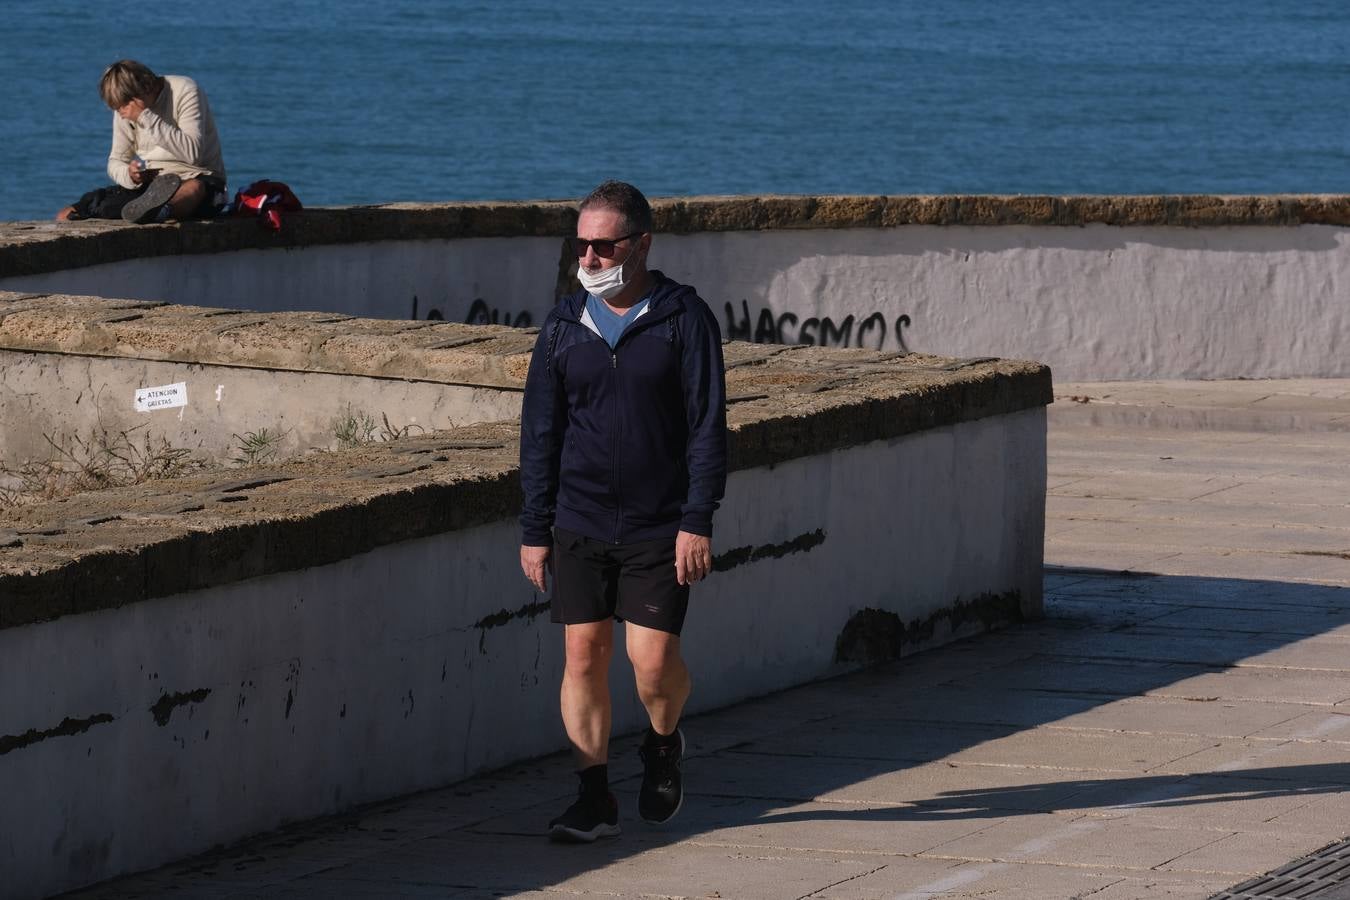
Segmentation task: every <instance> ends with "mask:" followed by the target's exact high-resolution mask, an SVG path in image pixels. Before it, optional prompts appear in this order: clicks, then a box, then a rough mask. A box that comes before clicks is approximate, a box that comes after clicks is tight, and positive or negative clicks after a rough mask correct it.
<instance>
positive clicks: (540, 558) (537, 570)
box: [520, 544, 551, 594]
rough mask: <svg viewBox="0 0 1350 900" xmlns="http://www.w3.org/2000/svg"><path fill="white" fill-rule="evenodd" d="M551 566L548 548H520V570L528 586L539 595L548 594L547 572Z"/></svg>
mask: <svg viewBox="0 0 1350 900" xmlns="http://www.w3.org/2000/svg"><path fill="white" fill-rule="evenodd" d="M550 565H551V561H550V560H549V548H548V547H526V546H525V545H524V544H522V545H521V547H520V568H521V570H522V571H523V572H524V573H525V577H526V578H528V579H530V584H532V585H534V586H535V588H536V589H537V590H538V591H539V593H541V594H546V593H548V570H549V567H550Z"/></svg>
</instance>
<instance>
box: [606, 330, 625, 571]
mask: <svg viewBox="0 0 1350 900" xmlns="http://www.w3.org/2000/svg"><path fill="white" fill-rule="evenodd" d="M622 341H623V338H622V337H620V338H619V343H622ZM609 368H610V371H612V372H613V373H614V375H613V378H614V401H613V402H614V412H613V414H612V415H610V421H611V422H614V423H615V425H614V427H613V429H612V431H613V438H612V440H611V443H612V445H613V446H612V447H611V448H610V459H611V461H612V462H611V464H610V470H609V471H610V477H611V478H612V479H613V481H614V543H615V544H616V545H617V544H619V543H621V542H620V540H619V538H621V537H622V531H623V484H622V483H621V482H620V481H619V478H620V476H621V475H622V467H621V465H620V462H619V433H620V432H621V431H622V430H623V429H622V428H621V427H619V422H618V418H619V416H618V413H619V410H621V409H622V408H623V404H622V403H620V402H619V347H618V344H615V345H614V346H613V347H611V348H610V350H609Z"/></svg>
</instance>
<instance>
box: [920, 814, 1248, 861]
mask: <svg viewBox="0 0 1350 900" xmlns="http://www.w3.org/2000/svg"><path fill="white" fill-rule="evenodd" d="M1220 837H1222V835H1216V834H1215V833H1214V832H1211V831H1206V830H1201V829H1184V828H1160V827H1158V826H1156V825H1149V824H1141V823H1135V822H1132V821H1119V820H1108V819H1095V818H1090V817H1081V818H1077V819H1073V820H1068V819H1066V818H1065V817H1063V816H1055V815H1048V816H1047V815H1034V816H1023V817H1022V818H1020V819H1012V820H1010V821H1008V822H1005V823H1000V824H998V825H994V826H991V827H990V828H987V829H985V830H984V831H980V832H977V833H976V834H973V835H969V836H967V837H963V838H957V839H956V840H954V841H952V842H951V843H948V844H943V845H942V846H941V847H937V848H935V849H933V850H931V851H929V853H928V855H929V856H942V857H951V858H955V859H973V860H996V861H1000V862H1002V861H1020V862H1041V863H1053V864H1056V865H1073V866H1111V867H1113V868H1121V869H1136V870H1138V869H1151V868H1153V867H1155V866H1160V865H1162V864H1164V863H1166V862H1168V861H1170V860H1172V859H1175V858H1176V857H1177V856H1179V855H1181V854H1183V853H1188V852H1190V851H1193V850H1197V849H1199V848H1200V847H1203V846H1205V845H1207V844H1211V843H1213V842H1214V841H1216V840H1218V839H1219V838H1220Z"/></svg>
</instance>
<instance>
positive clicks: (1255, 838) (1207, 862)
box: [1159, 830, 1326, 880]
mask: <svg viewBox="0 0 1350 900" xmlns="http://www.w3.org/2000/svg"><path fill="white" fill-rule="evenodd" d="M1324 844H1326V838H1325V837H1323V836H1322V835H1317V834H1300V833H1298V832H1293V831H1283V830H1282V831H1277V832H1273V833H1272V832H1268V831H1264V832H1261V833H1260V834H1242V833H1238V834H1233V835H1230V836H1228V837H1225V838H1222V839H1221V840H1218V841H1215V842H1214V843H1212V844H1207V845H1206V846H1204V847H1201V848H1199V849H1198V850H1192V851H1191V852H1190V853H1186V854H1183V855H1181V856H1178V857H1177V858H1176V859H1174V860H1171V861H1170V862H1167V863H1164V864H1163V865H1162V866H1160V867H1159V868H1160V869H1161V870H1162V871H1165V872H1167V871H1175V870H1178V869H1184V870H1186V871H1188V872H1202V873H1205V874H1216V873H1222V874H1224V875H1233V876H1236V878H1235V879H1234V880H1240V879H1241V878H1242V877H1243V876H1246V877H1251V876H1252V875H1260V874H1261V873H1263V872H1268V871H1270V870H1271V869H1275V868H1278V867H1279V866H1282V865H1284V864H1285V863H1287V862H1288V861H1289V860H1290V859H1292V858H1294V857H1298V856H1302V855H1303V854H1305V853H1310V852H1312V851H1313V850H1316V849H1317V848H1319V847H1321V846H1323V845H1324Z"/></svg>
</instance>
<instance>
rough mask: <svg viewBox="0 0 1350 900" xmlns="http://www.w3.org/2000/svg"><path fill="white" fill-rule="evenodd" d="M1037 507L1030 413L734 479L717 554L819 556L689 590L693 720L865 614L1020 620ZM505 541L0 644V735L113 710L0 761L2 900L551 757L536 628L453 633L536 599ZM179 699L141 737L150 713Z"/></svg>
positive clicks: (542, 632)
mask: <svg viewBox="0 0 1350 900" xmlns="http://www.w3.org/2000/svg"><path fill="white" fill-rule="evenodd" d="M1044 497H1045V411H1044V409H1035V410H1029V411H1024V412H1019V413H1015V414H1011V415H1006V416H1000V417H993V418H988V419H983V420H979V421H975V422H968V423H963V424H960V425H956V426H953V427H948V428H941V429H935V430H933V431H928V432H922V433H919V434H914V435H910V436H907V437H904V438H901V439H897V440H893V441H887V442H877V443H873V444H868V445H865V446H861V447H855V448H851V449H848V450H844V451H841V452H837V453H833V454H830V455H827V456H818V457H811V458H805V459H799V460H794V461H792V462H788V463H785V464H783V465H779V466H776V467H774V468H772V469H756V470H751V471H743V472H737V473H735V474H733V475H732V477H731V479H730V484H729V487H728V498H727V501H726V503H725V505H724V507H723V510H722V511H721V512H720V513H719V515H718V518H717V533H716V537H715V540H714V549H715V552H717V553H723V552H725V551H727V550H729V549H731V548H734V547H739V546H747V545H750V546H763V545H767V544H780V543H784V542H786V541H790V540H791V539H793V538H795V537H797V536H799V535H802V534H805V533H808V532H811V531H814V530H816V529H822V530H823V531H824V534H825V540H824V541H823V543H820V544H819V545H817V546H815V547H814V548H812V549H810V550H809V551H805V552H799V553H796V554H792V555H788V556H784V557H782V558H781V559H776V560H771V561H760V562H755V563H749V564H746V565H742V566H740V567H738V568H735V569H731V570H728V571H726V572H722V573H718V574H716V575H715V576H714V577H713V578H712V579H710V580H709V581H708V582H705V583H704V584H702V585H698V586H696V587H695V588H694V591H693V598H692V601H691V611H690V615H689V619H688V622H687V626H686V630H685V641H684V645H685V647H686V652H687V656H688V659H689V663H690V666H691V668H692V669H693V671H694V673H695V684H696V688H695V694H694V697H693V699H692V702H691V708H690V709H691V712H693V711H700V710H707V709H710V708H714V707H718V706H722V705H725V704H729V703H732V702H735V701H737V700H741V699H744V698H746V697H751V696H755V695H758V694H762V693H764V692H767V691H772V690H775V689H779V688H783V687H786V686H790V685H793V684H799V683H802V682H805V681H809V680H812V679H817V678H821V677H824V676H827V675H830V674H834V673H836V672H838V671H840V668H841V667H840V666H839V665H837V664H836V663H834V661H833V654H834V649H835V639H836V637H837V636H838V635H839V633H840V631H841V629H842V628H843V627H844V624H845V623H846V622H847V621H848V619H849V617H850V616H851V615H852V614H853V613H855V612H856V611H857V610H859V609H861V608H863V607H874V608H881V609H886V610H891V611H894V612H896V613H898V614H899V615H900V616H901V617H902V618H904V619H905V620H906V621H909V620H915V619H924V618H927V617H928V616H930V615H931V614H932V613H933V612H934V611H937V610H941V609H944V608H948V607H950V606H951V604H952V603H953V602H955V601H966V600H970V599H971V598H973V597H975V596H977V595H979V594H981V593H984V592H994V593H1003V592H1008V591H1021V592H1022V596H1023V602H1024V605H1025V606H1026V608H1027V611H1028V612H1030V613H1036V612H1038V611H1039V606H1040V585H1041V564H1042V535H1043V531H1044ZM517 542H518V535H517V531H516V528H515V525H514V523H513V522H500V523H497V524H493V525H490V526H486V527H481V528H477V529H473V530H468V531H460V532H453V533H448V534H444V535H440V536H437V537H433V538H428V539H423V540H418V541H413V542H406V543H402V544H396V545H391V546H387V547H383V548H380V549H378V550H376V551H373V552H371V553H367V554H363V555H361V556H357V557H354V558H351V559H347V560H344V561H342V562H339V563H336V564H332V565H326V566H322V567H318V568H314V569H309V570H305V571H298V572H289V573H284V574H279V575H275V576H269V577H266V578H260V579H255V580H252V581H246V582H240V583H237V584H233V585H229V586H225V587H219V588H214V589H211V590H205V591H200V592H195V593H191V594H184V595H178V596H174V597H167V598H163V599H158V600H153V601H148V602H143V603H137V604H133V605H130V606H127V607H124V608H121V609H116V610H106V611H102V612H97V613H92V614H87V615H80V616H69V617H66V618H63V619H59V620H56V621H54V622H49V623H43V624H37V625H30V626H24V627H20V628H10V629H5V630H0V684H3V685H5V686H6V690H4V691H2V692H0V741H2V740H3V739H4V738H5V737H13V736H17V735H23V734H25V733H26V732H28V731H29V730H33V731H35V732H38V733H41V732H44V731H47V730H49V729H53V728H56V727H57V726H58V725H60V723H61V722H62V721H63V720H65V719H66V718H71V719H75V720H80V719H88V718H90V717H93V716H96V715H107V716H111V717H113V720H112V721H110V722H104V723H100V724H94V725H91V726H90V727H89V728H88V730H86V731H84V732H82V733H79V734H74V735H67V736H52V737H47V738H45V739H42V740H38V741H36V742H33V743H30V744H28V745H27V746H23V747H19V748H16V749H11V750H9V751H8V752H6V753H3V754H0V797H4V798H5V802H4V803H3V804H0V872H4V873H5V876H6V877H4V878H3V879H0V897H6V898H15V897H31V896H38V895H44V894H47V893H50V892H54V891H57V890H61V889H67V888H72V887H75V886H78V885H81V884H86V883H89V882H91V881H94V880H98V879H103V878H107V877H110V876H112V875H114V874H117V873H122V872H127V871H134V870H138V869H144V868H147V867H151V866H154V865H157V864H160V863H163V862H165V861H167V860H171V859H174V858H178V857H182V856H184V855H187V854H191V853H193V852H196V851H200V850H202V849H205V848H207V847H209V846H211V845H213V844H215V843H218V842H223V841H230V840H233V839H237V838H239V837H241V836H244V835H248V834H251V833H256V832H260V831H264V830H267V829H271V828H274V827H276V826H278V825H279V824H281V823H283V822H285V821H288V820H294V819H297V818H302V817H307V816H315V815H322V814H325V813H331V812H334V811H337V810H340V809H343V808H345V807H348V806H351V805H353V804H358V803H362V802H366V801H372V800H377V799H380V798H386V797H390V796H395V795H398V794H403V793H407V792H410V791H414V790H418V789H421V788H428V787H432V786H436V785H444V784H447V783H450V782H453V781H455V780H458V779H461V778H464V777H465V776H467V775H470V774H472V773H474V772H478V771H482V770H485V769H489V768H492V767H495V766H499V765H502V764H505V763H507V762H509V761H511V760H516V759H521V758H525V757H530V756H534V755H538V754H542V753H546V752H549V751H553V750H558V749H561V748H562V747H564V746H565V740H564V736H563V732H562V727H561V724H560V721H559V716H558V712H557V685H558V679H559V677H560V671H561V668H560V666H561V652H560V650H561V648H560V643H561V638H560V632H559V630H558V629H557V628H556V627H555V626H553V625H552V624H551V623H550V622H549V621H548V614H547V612H545V613H543V614H542V615H537V616H534V617H529V616H528V615H523V616H518V617H516V618H514V619H512V620H510V621H508V622H507V623H506V624H503V625H501V626H499V627H495V628H490V629H486V630H484V629H482V628H478V627H475V624H474V623H476V622H480V621H482V620H483V618H484V617H485V616H488V615H491V614H493V613H496V612H498V611H501V610H508V611H517V610H522V609H526V608H528V607H530V606H531V604H535V603H537V602H538V601H539V600H540V599H541V598H540V597H538V596H537V595H536V594H534V593H533V591H532V589H531V588H530V587H529V585H528V584H527V582H526V581H525V580H524V578H523V577H519V576H517V575H516V572H517V570H518V545H517ZM951 637H952V635H950V634H947V633H944V632H943V631H942V629H939V630H938V632H937V633H936V634H935V636H934V643H940V642H942V641H945V640H948V639H950V638H951ZM616 660H617V661H616V664H615V670H616V671H615V677H614V685H615V695H616V698H617V700H618V702H617V706H616V710H615V726H616V731H617V732H624V731H631V730H635V729H636V728H638V727H639V726H640V725H641V724H644V723H643V722H642V720H641V719H640V708H639V706H638V705H637V701H636V699H635V696H634V693H633V691H632V688H631V683H632V682H631V674H630V672H629V671H628V668H627V663H626V661H624V654H623V653H622V652H621V650H620V652H618V653H616ZM198 690H206V691H209V693H206V694H204V695H202V696H201V698H200V700H199V702H190V703H185V704H183V705H180V706H178V707H177V708H175V709H173V710H172V712H171V714H170V716H169V718H168V720H167V722H166V723H165V724H162V725H161V724H159V723H157V721H156V719H155V716H154V715H153V713H152V711H151V709H152V707H154V705H155V704H156V703H157V702H158V701H159V700H160V698H161V697H162V695H164V694H166V693H167V694H180V693H189V692H192V691H198ZM569 789H570V785H560V786H559V793H560V794H565V793H566V792H567V791H568V790H569ZM541 827H542V826H541Z"/></svg>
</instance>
